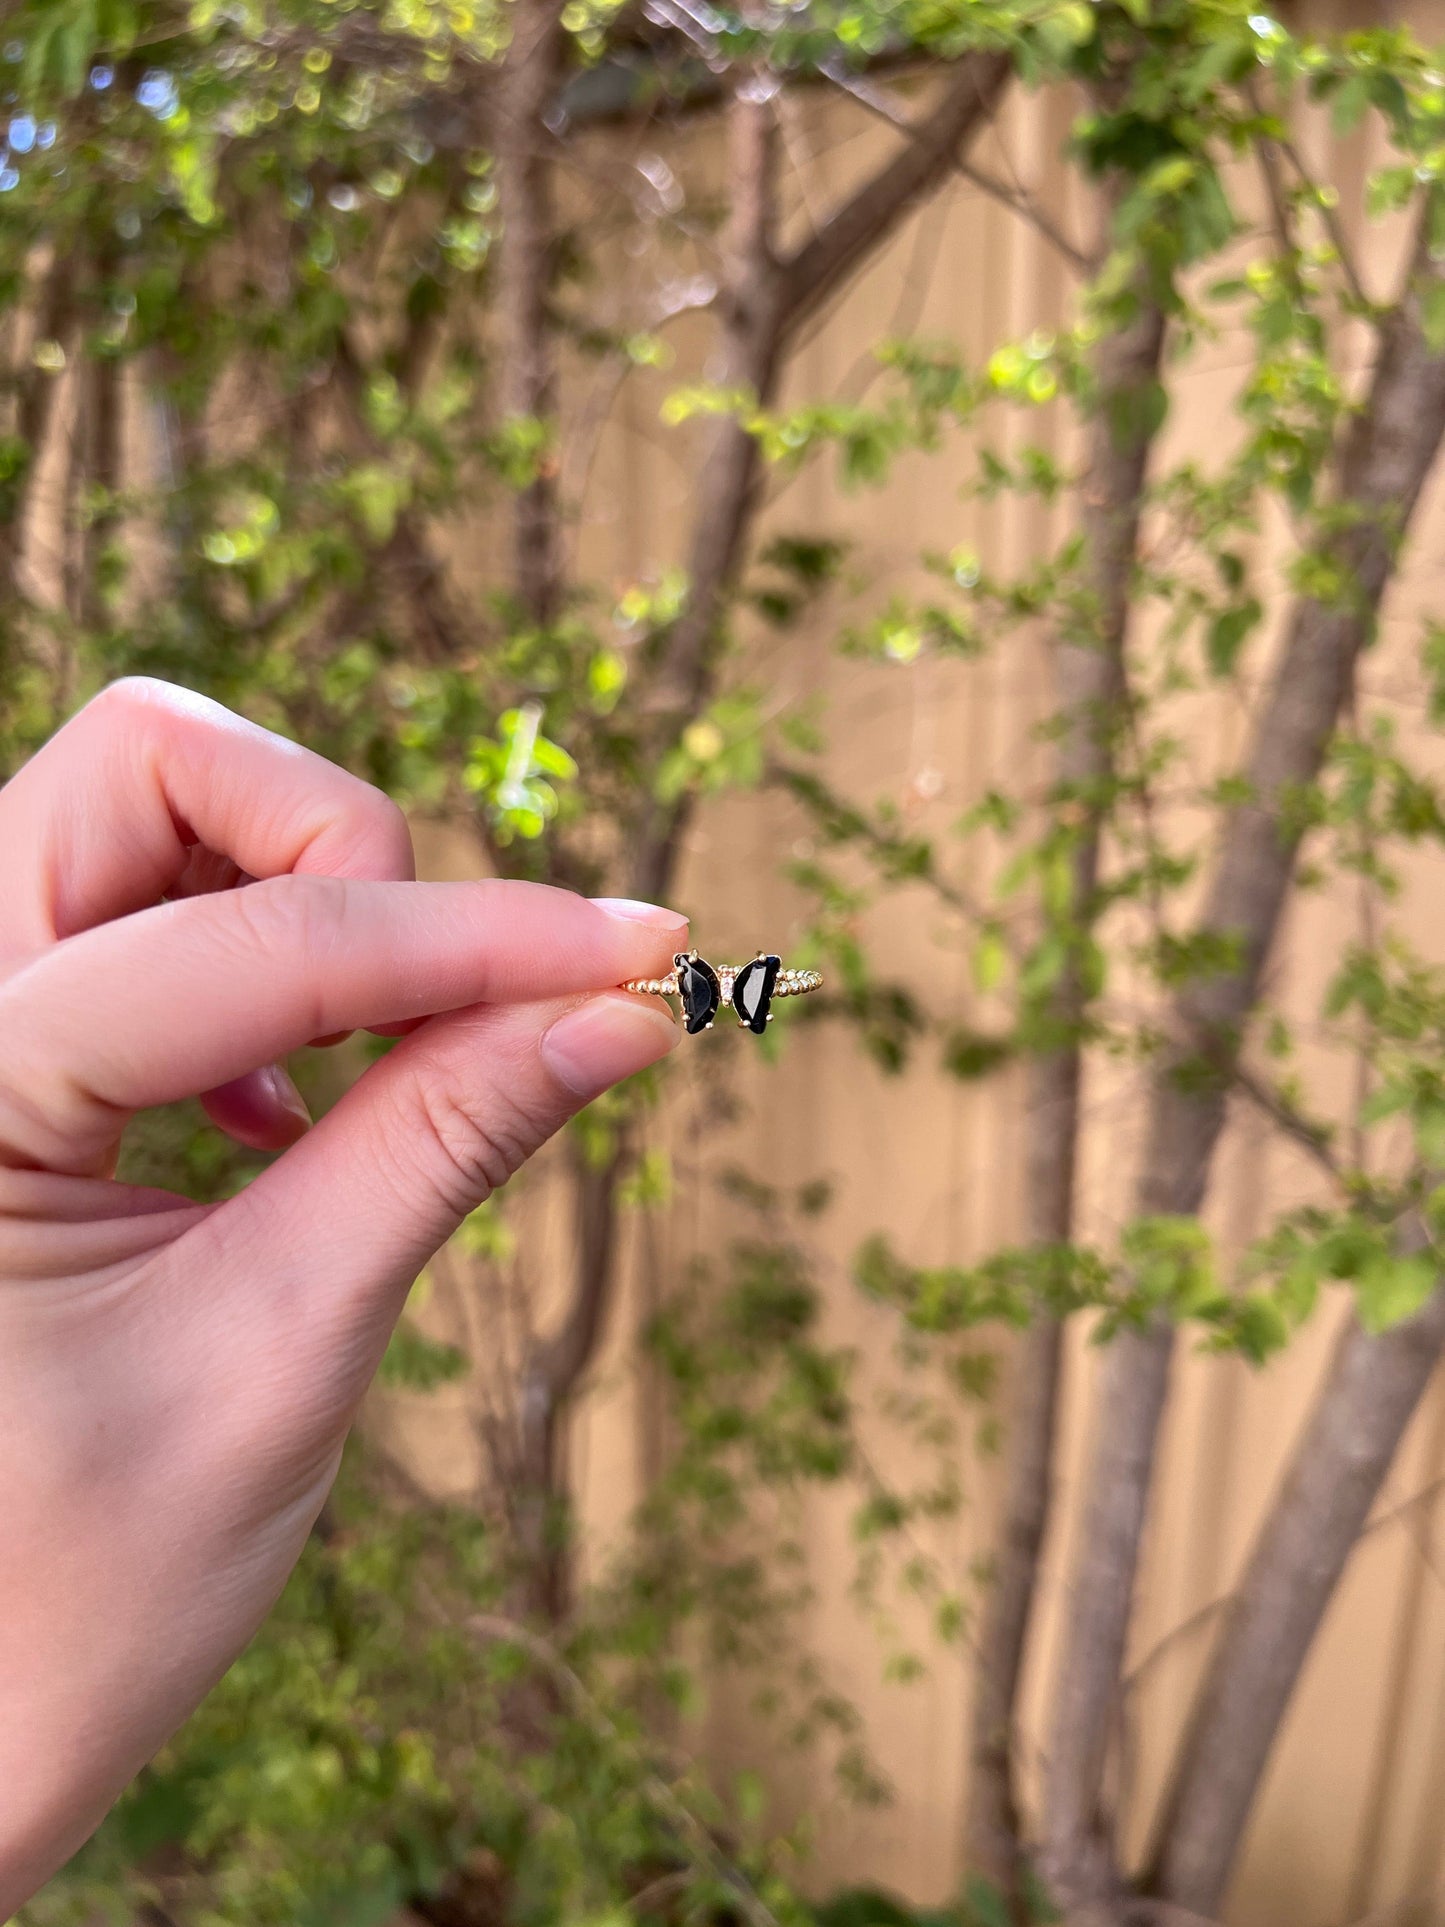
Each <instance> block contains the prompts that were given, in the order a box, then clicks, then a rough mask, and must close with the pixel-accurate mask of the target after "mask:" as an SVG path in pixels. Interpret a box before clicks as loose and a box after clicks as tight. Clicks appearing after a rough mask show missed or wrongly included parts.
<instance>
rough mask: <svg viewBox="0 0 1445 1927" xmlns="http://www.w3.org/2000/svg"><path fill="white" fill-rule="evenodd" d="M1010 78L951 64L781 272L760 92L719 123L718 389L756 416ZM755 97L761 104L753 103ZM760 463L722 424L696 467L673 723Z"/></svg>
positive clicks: (667, 850) (670, 827) (654, 833)
mask: <svg viewBox="0 0 1445 1927" xmlns="http://www.w3.org/2000/svg"><path fill="white" fill-rule="evenodd" d="M1008 74H1009V63H1008V60H1007V58H1006V57H1005V56H1003V55H995V54H975V55H970V56H968V57H967V58H966V59H965V60H963V61H962V62H961V63H960V66H959V69H958V72H957V73H956V74H955V75H954V76H953V78H952V79H951V81H950V83H949V86H948V88H947V91H946V92H945V94H944V96H943V98H942V100H941V101H940V102H939V103H938V104H937V105H936V106H935V107H934V108H933V110H932V112H931V113H929V114H928V115H926V116H925V117H924V119H923V120H922V122H921V123H920V124H919V126H918V127H917V128H916V129H913V130H911V131H910V134H909V136H908V138H907V140H906V141H905V143H904V144H903V145H902V146H901V147H900V148H899V150H898V152H897V153H896V154H895V155H894V156H893V157H892V158H891V159H890V160H889V161H887V162H885V163H884V165H883V166H882V167H880V168H879V169H878V171H877V172H876V173H875V174H873V175H872V176H870V177H869V179H868V180H866V181H865V182H864V183H863V184H862V186H861V187H859V188H858V189H856V190H855V192H854V193H853V194H852V195H850V196H849V197H848V198H847V199H846V200H845V201H843V202H842V203H841V204H840V205H839V206H838V207H836V208H835V209H834V210H833V212H832V213H831V214H830V215H829V216H827V218H826V219H825V220H824V222H823V225H822V226H821V227H820V228H819V229H818V231H817V232H816V233H815V234H813V235H811V236H810V237H809V239H808V240H806V241H804V242H803V243H802V244H801V245H800V246H799V247H797V248H796V249H795V250H794V251H793V253H792V254H791V255H790V256H789V257H787V258H786V259H784V260H779V259H778V258H777V256H776V254H775V251H774V233H773V230H774V225H775V220H776V210H775V205H774V203H775V197H776V190H777V181H776V175H777V166H776V151H775V150H776V139H777V126H776V117H775V115H774V113H773V111H772V103H771V102H770V101H769V100H768V99H767V98H766V94H765V89H764V88H763V87H762V86H759V85H754V86H753V87H751V88H749V87H747V86H746V85H744V86H742V87H740V89H739V91H738V92H737V93H736V94H735V96H734V98H733V101H732V104H731V106H730V108H729V114H728V130H729V131H728V138H729V170H730V175H731V179H732V182H733V195H734V200H733V216H732V220H731V222H730V224H729V230H728V236H727V245H726V249H725V254H726V262H727V265H726V267H725V270H724V276H723V286H722V288H721V290H720V292H719V297H718V302H717V310H716V311H717V313H718V315H719V317H720V320H721V325H722V345H721V353H720V355H719V357H718V359H719V362H720V374H719V380H720V382H721V384H722V385H723V386H724V387H727V388H735V389H740V390H742V391H743V392H745V393H748V394H751V395H752V396H753V397H754V398H755V399H756V400H757V401H759V402H761V403H766V402H767V401H768V400H769V399H770V398H771V396H772V394H773V390H774V386H775V382H776V378H777V373H778V367H779V362H780V358H781V355H782V352H783V349H784V347H785V346H786V344H787V342H788V341H789V340H790V339H791V337H792V336H793V335H794V334H795V332H796V330H797V329H798V327H799V326H800V325H801V323H802V322H803V321H805V320H806V319H807V317H808V316H809V315H810V314H812V313H813V312H814V311H815V310H816V308H817V307H818V305H819V303H821V302H822V301H824V300H825V299H826V298H827V296H828V295H829V294H830V293H831V292H832V291H833V290H834V288H836V287H837V286H838V285H839V283H840V282H841V281H842V280H843V278H844V277H845V276H846V275H848V274H850V273H851V272H852V271H853V270H855V269H856V268H857V267H858V265H859V263H860V262H862V261H863V260H864V259H866V258H867V256H868V255H869V254H871V253H873V252H875V251H876V250H877V249H878V248H879V247H881V246H882V245H883V244H884V243H885V242H886V241H887V240H888V239H889V237H890V236H891V235H892V234H894V233H895V232H896V231H897V229H898V227H899V225H900V224H901V223H902V221H903V220H904V218H905V217H906V216H907V214H908V213H909V212H910V210H911V209H912V208H913V207H914V206H916V205H917V203H918V202H919V201H920V200H921V199H922V198H923V197H924V196H925V195H926V194H928V193H929V192H931V191H932V190H933V189H934V188H935V187H937V186H938V184H939V182H940V181H942V180H943V178H944V177H945V175H946V174H947V173H948V172H949V170H950V168H951V167H952V165H953V161H954V159H955V157H956V156H957V154H958V151H959V149H960V148H961V147H962V146H963V145H964V144H966V142H967V141H968V140H970V139H971V138H972V137H973V136H974V135H975V134H976V133H977V132H978V130H979V128H980V127H981V126H982V125H983V123H984V121H985V120H986V119H987V118H988V116H989V114H990V113H992V111H993V109H994V108H995V106H996V105H997V103H998V101H999V99H1000V97H1001V96H1002V93H1003V89H1004V86H1005V84H1006V82H1007V79H1008ZM760 96H761V97H760ZM759 469H760V461H759V455H758V446H757V442H756V439H755V437H753V436H752V435H750V434H749V433H748V432H747V430H746V429H745V428H744V427H743V426H742V424H741V423H739V422H737V421H735V420H733V419H731V418H730V417H723V418H720V419H719V420H718V422H717V423H716V425H715V428H714V431H713V439H712V445H711V447H710V448H709V450H708V452H707V455H706V458H705V459H704V461H703V462H702V463H701V466H700V471H699V472H700V474H701V476H702V478H703V479H702V485H701V489H700V492H699V497H698V504H697V512H696V517H695V520H694V523H693V537H692V542H691V546H690V551H689V563H688V576H689V588H688V599H687V604H686V607H685V608H684V609H683V612H682V614H681V615H680V617H679V618H678V620H677V623H676V624H675V625H674V628H673V631H672V634H671V636H670V638H669V640H668V645H667V654H666V660H665V662H664V665H663V670H662V674H661V676H660V678H659V687H660V695H661V701H662V707H663V711H664V714H665V716H666V717H667V718H668V719H669V723H670V724H676V723H677V722H678V721H679V720H682V721H686V720H688V719H690V718H691V717H693V716H695V715H696V714H697V712H698V710H699V709H700V708H701V707H702V706H703V705H704V704H705V703H706V701H707V699H708V696H709V694H710V692H711V689H712V685H713V680H714V675H715V669H716V659H717V654H718V647H719V638H720V631H721V624H722V616H723V607H724V603H725V601H726V598H727V594H728V591H729V590H730V589H731V587H732V584H733V581H734V579H735V577H736V573H737V570H738V567H739V564H740V562H741V559H742V556H743V552H744V548H745V545H746V538H747V533H748V529H749V526H750V522H751V518H752V515H753V512H754V510H755V508H756V505H757V498H758V487H759ZM690 807H691V805H690V800H689V799H688V798H687V797H686V796H684V797H683V798H681V799H680V800H679V801H678V802H677V803H675V804H673V805H670V806H668V807H665V808H663V807H659V808H658V809H656V810H655V811H654V812H653V816H652V820H651V821H650V822H649V823H648V825H647V827H646V829H645V831H644V834H643V835H642V836H641V838H640V839H639V840H638V846H637V853H636V856H635V858H634V869H633V883H632V887H633V888H635V889H636V890H637V891H638V893H639V894H640V895H643V896H647V897H655V896H659V895H665V894H666V891H667V887H668V883H669V880H670V877H671V874H672V870H673V866H674V862H675V859H676V853H677V849H678V845H679V842H680V839H681V835H682V832H683V829H684V828H685V826H686V823H687V821H688V816H689V811H690Z"/></svg>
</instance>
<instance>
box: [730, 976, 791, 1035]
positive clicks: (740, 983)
mask: <svg viewBox="0 0 1445 1927" xmlns="http://www.w3.org/2000/svg"><path fill="white" fill-rule="evenodd" d="M782 967H783V960H782V958H781V957H754V958H753V960H752V962H751V963H750V964H744V965H743V967H742V969H741V970H740V971H739V972H738V974H737V976H736V977H735V978H734V979H733V1009H734V1010H735V1011H736V1012H737V1014H738V1018H739V1020H740V1021H741V1022H742V1023H743V1024H744V1025H745V1026H746V1028H747V1029H748V1030H750V1031H751V1032H752V1033H753V1035H754V1036H755V1037H761V1036H762V1034H763V1032H764V1031H765V1030H766V1029H767V1027H768V1008H769V1006H770V1005H771V1003H772V1001H773V985H774V984H775V983H776V982H777V981H778V972H779V971H780V970H781V969H782Z"/></svg>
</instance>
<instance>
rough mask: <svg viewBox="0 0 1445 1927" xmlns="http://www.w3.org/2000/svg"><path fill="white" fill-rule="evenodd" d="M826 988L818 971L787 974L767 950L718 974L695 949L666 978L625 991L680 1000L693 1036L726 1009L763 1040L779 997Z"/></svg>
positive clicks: (682, 954) (637, 982)
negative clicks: (725, 1006) (732, 1010)
mask: <svg viewBox="0 0 1445 1927" xmlns="http://www.w3.org/2000/svg"><path fill="white" fill-rule="evenodd" d="M822 987H823V979H822V975H821V974H820V972H818V971H816V970H784V968H783V960H782V958H781V957H775V956H773V955H771V954H770V953H769V952H767V951H764V950H760V951H759V952H758V954H757V956H756V957H754V958H753V959H752V961H751V963H745V964H720V965H719V966H718V968H717V969H716V970H714V968H713V967H712V965H711V964H710V963H709V962H708V961H707V959H706V957H700V956H699V955H698V954H697V952H696V951H695V950H679V951H678V953H677V955H676V956H675V957H674V958H673V960H672V969H671V970H670V971H668V973H667V975H666V976H665V977H634V978H633V979H632V980H631V981H630V982H629V983H625V984H623V986H622V988H623V989H624V990H635V991H637V992H639V993H640V994H641V995H644V996H651V997H676V998H677V1000H678V1002H679V1003H680V1004H681V1005H682V1021H683V1025H684V1027H685V1029H686V1030H687V1032H688V1035H689V1036H693V1037H695V1036H696V1035H697V1033H698V1032H699V1031H700V1030H711V1029H712V1025H713V1019H714V1018H715V1017H716V1016H717V1014H718V1012H719V1011H720V1010H721V1009H722V1007H723V1005H724V1004H731V1005H732V1007H733V1009H734V1010H735V1011H736V1012H737V1015H738V1027H739V1029H741V1030H750V1031H752V1033H753V1035H754V1036H755V1037H761V1036H762V1034H763V1032H764V1031H765V1030H766V1029H767V1027H768V1025H769V1024H770V1023H771V1022H772V1016H773V1012H772V1005H773V1001H774V999H775V998H778V997H804V996H806V995H807V993H808V992H809V991H810V990H821V989H822Z"/></svg>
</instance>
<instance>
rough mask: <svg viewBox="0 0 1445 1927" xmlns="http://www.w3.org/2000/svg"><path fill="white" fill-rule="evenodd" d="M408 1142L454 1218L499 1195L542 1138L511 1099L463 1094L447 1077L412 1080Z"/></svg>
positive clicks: (537, 1128) (527, 1117) (420, 1077)
mask: <svg viewBox="0 0 1445 1927" xmlns="http://www.w3.org/2000/svg"><path fill="white" fill-rule="evenodd" d="M412 1109H413V1112H414V1118H415V1125H416V1136H415V1139H414V1140H413V1141H414V1142H415V1143H416V1144H417V1145H418V1147H419V1151H420V1155H421V1156H422V1157H423V1159H424V1161H425V1167H426V1171H427V1176H428V1181H429V1182H430V1183H431V1184H432V1185H433V1186H434V1187H435V1188H436V1189H437V1190H438V1192H439V1193H440V1195H441V1197H442V1199H443V1202H444V1203H445V1204H446V1205H447V1206H448V1208H449V1209H451V1210H452V1211H454V1212H455V1213H456V1214H457V1215H458V1216H459V1217H460V1216H462V1215H464V1214H465V1213H466V1212H468V1211H472V1210H474V1209H475V1208H476V1206H477V1205H478V1204H480V1203H481V1202H482V1201H483V1200H484V1199H486V1198H488V1197H490V1196H491V1194H492V1192H494V1191H499V1190H500V1189H501V1188H502V1186H503V1185H504V1184H505V1183H506V1182H507V1180H508V1179H509V1178H510V1177H511V1176H512V1175H513V1174H514V1173H515V1172H516V1171H518V1170H519V1169H520V1168H521V1166H522V1165H523V1164H524V1163H525V1162H526V1160H527V1158H528V1157H529V1156H530V1155H531V1153H532V1152H533V1151H534V1150H535V1149H536V1147H537V1144H538V1142H539V1141H540V1139H541V1137H542V1136H543V1135H544V1132H543V1131H542V1130H541V1129H540V1128H539V1126H538V1125H537V1124H536V1122H535V1121H534V1120H533V1119H532V1118H530V1117H529V1116H528V1115H527V1113H526V1112H525V1110H524V1109H523V1108H522V1106H521V1105H519V1104H518V1103H517V1102H516V1100H515V1099H513V1098H509V1097H507V1096H505V1095H503V1094H501V1093H498V1092H496V1091H495V1090H494V1091H491V1092H489V1093H487V1095H486V1097H485V1099H483V1098H481V1097H479V1096H478V1095H476V1094H473V1093H468V1092H464V1091H462V1090H461V1089H459V1087H458V1086H457V1084H456V1082H455V1081H454V1080H453V1079H452V1078H450V1077H436V1078H428V1077H426V1076H424V1075H423V1076H419V1077H418V1078H417V1081H416V1084H415V1087H414V1092H413V1105H412Z"/></svg>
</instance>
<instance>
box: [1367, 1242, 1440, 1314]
mask: <svg viewBox="0 0 1445 1927" xmlns="http://www.w3.org/2000/svg"><path fill="white" fill-rule="evenodd" d="M1439 1281H1440V1273H1439V1269H1438V1266H1437V1264H1436V1261H1435V1259H1434V1258H1433V1257H1432V1256H1431V1254H1430V1253H1429V1252H1425V1251H1417V1252H1412V1253H1411V1254H1410V1255H1408V1256H1405V1257H1397V1256H1396V1255H1394V1254H1393V1253H1386V1252H1381V1253H1379V1254H1377V1255H1376V1256H1375V1257H1373V1258H1371V1259H1370V1260H1368V1261H1367V1262H1366V1264H1365V1265H1364V1267H1363V1268H1362V1269H1361V1272H1360V1275H1359V1277H1358V1278H1357V1279H1356V1281H1355V1303H1356V1305H1357V1307H1358V1310H1359V1317H1360V1323H1361V1324H1362V1325H1363V1326H1364V1328H1365V1330H1366V1331H1367V1332H1375V1333H1378V1332H1383V1331H1388V1330H1389V1329H1390V1327H1391V1326H1392V1325H1398V1324H1401V1323H1402V1322H1403V1321H1404V1320H1405V1319H1406V1318H1410V1317H1413V1315H1414V1314H1415V1313H1416V1312H1417V1311H1419V1310H1420V1308H1421V1306H1422V1305H1423V1304H1424V1303H1425V1301H1426V1300H1427V1299H1428V1298H1429V1297H1430V1295H1431V1293H1432V1292H1433V1291H1434V1290H1435V1289H1436V1286H1437V1285H1438V1283H1439Z"/></svg>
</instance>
